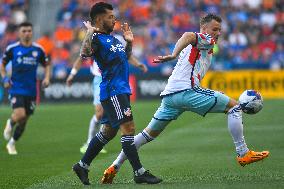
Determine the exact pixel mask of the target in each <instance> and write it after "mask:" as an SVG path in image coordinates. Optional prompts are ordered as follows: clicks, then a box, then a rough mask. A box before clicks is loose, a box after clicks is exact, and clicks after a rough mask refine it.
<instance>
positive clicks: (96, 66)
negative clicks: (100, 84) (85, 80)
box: [90, 60, 102, 76]
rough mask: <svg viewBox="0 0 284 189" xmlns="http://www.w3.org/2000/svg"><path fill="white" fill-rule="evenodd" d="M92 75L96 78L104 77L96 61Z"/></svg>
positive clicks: (92, 68)
mask: <svg viewBox="0 0 284 189" xmlns="http://www.w3.org/2000/svg"><path fill="white" fill-rule="evenodd" d="M90 70H91V73H92V74H93V75H94V76H102V74H101V70H100V68H99V66H98V64H97V62H96V61H95V60H94V61H93V64H92V66H91V67H90Z"/></svg>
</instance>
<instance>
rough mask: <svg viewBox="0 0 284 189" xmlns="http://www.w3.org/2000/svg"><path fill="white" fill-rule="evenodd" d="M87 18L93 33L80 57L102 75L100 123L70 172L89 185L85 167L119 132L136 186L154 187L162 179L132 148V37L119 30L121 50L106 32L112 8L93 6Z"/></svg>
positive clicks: (111, 24) (110, 27)
mask: <svg viewBox="0 0 284 189" xmlns="http://www.w3.org/2000/svg"><path fill="white" fill-rule="evenodd" d="M90 18H91V21H92V23H94V24H95V28H96V31H94V30H92V29H88V31H87V34H86V36H85V39H84V41H83V44H82V48H81V53H80V54H81V57H82V58H84V57H93V58H94V60H95V61H96V62H97V63H98V66H99V68H100V70H101V72H102V73H101V74H102V82H101V84H100V101H101V104H102V106H103V109H104V114H103V117H102V120H101V123H102V124H103V127H102V129H101V131H100V132H98V133H97V134H96V136H95V137H94V138H93V139H92V140H91V142H90V143H89V146H88V149H87V151H86V153H85V154H84V156H83V158H82V159H81V160H80V161H79V162H78V163H76V164H75V165H74V166H73V171H74V172H75V173H76V175H77V176H78V177H79V179H80V180H81V182H82V183H83V184H84V185H89V184H90V182H89V178H88V168H89V166H90V164H91V162H92V161H93V159H94V158H95V157H96V156H97V155H98V153H99V152H100V151H101V149H102V148H103V147H104V145H106V144H107V143H108V142H109V141H110V140H112V139H113V138H114V137H115V136H116V134H117V131H118V130H120V132H121V144H122V149H123V151H124V152H125V154H126V156H127V158H128V160H129V162H130V164H131V166H132V168H133V172H134V181H135V182H136V183H148V184H156V183H159V182H161V181H162V180H161V179H159V178H157V177H155V176H154V175H152V174H151V173H150V172H149V171H146V170H145V169H144V167H143V166H142V164H141V162H140V160H139V156H138V153H137V150H136V147H135V145H134V133H135V124H134V122H133V116H132V112H131V106H130V98H129V97H130V94H131V90H130V87H129V70H128V69H129V68H128V66H129V65H128V57H130V56H131V53H132V41H133V34H132V32H131V30H130V28H129V26H128V24H124V26H123V27H122V30H123V36H124V39H125V40H126V42H127V45H126V47H125V48H124V47H123V45H122V44H121V42H120V41H119V40H118V39H117V38H115V37H113V36H112V35H111V34H110V33H111V32H112V31H113V28H114V25H115V19H116V18H115V16H114V12H113V7H112V5H110V4H108V3H104V2H99V3H96V4H95V5H93V6H92V8H91V11H90Z"/></svg>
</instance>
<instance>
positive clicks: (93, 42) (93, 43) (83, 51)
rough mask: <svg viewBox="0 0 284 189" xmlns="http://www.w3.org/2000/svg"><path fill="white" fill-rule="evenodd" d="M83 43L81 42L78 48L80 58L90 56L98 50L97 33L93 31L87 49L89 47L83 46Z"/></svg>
mask: <svg viewBox="0 0 284 189" xmlns="http://www.w3.org/2000/svg"><path fill="white" fill-rule="evenodd" d="M83 45H84V44H82V46H81V49H80V56H81V58H88V57H92V56H93V55H94V54H95V52H96V51H97V50H98V47H99V39H98V33H94V34H93V35H92V39H91V49H89V48H90V47H88V46H83Z"/></svg>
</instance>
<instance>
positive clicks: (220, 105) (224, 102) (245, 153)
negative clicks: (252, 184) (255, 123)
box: [210, 92, 269, 166]
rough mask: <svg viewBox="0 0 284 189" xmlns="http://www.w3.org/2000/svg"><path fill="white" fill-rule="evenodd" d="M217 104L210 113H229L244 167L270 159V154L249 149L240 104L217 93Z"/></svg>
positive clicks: (233, 136) (232, 132)
mask: <svg viewBox="0 0 284 189" xmlns="http://www.w3.org/2000/svg"><path fill="white" fill-rule="evenodd" d="M215 97H216V100H217V101H216V104H215V106H214V107H213V108H212V109H211V110H210V112H217V113H218V112H219V113H223V112H225V113H227V115H228V129H229V132H230V134H231V136H232V139H233V142H234V144H235V148H236V152H237V154H238V157H237V160H238V162H239V163H240V164H241V165H242V166H244V165H247V164H249V163H253V162H256V161H259V160H262V159H264V158H266V157H268V155H269V152H268V151H263V152H254V151H251V150H249V149H248V147H247V144H246V142H245V137H244V134H243V119H242V110H241V107H240V105H239V104H238V102H237V101H236V100H234V99H231V98H229V97H228V96H226V95H224V94H222V93H220V92H215Z"/></svg>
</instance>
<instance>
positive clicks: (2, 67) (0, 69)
mask: <svg viewBox="0 0 284 189" xmlns="http://www.w3.org/2000/svg"><path fill="white" fill-rule="evenodd" d="M6 65H7V62H6V61H5V60H2V64H1V65H0V72H1V77H2V82H3V85H4V87H5V88H10V87H11V82H10V78H9V77H8V76H7V72H6V69H5V67H6Z"/></svg>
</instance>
